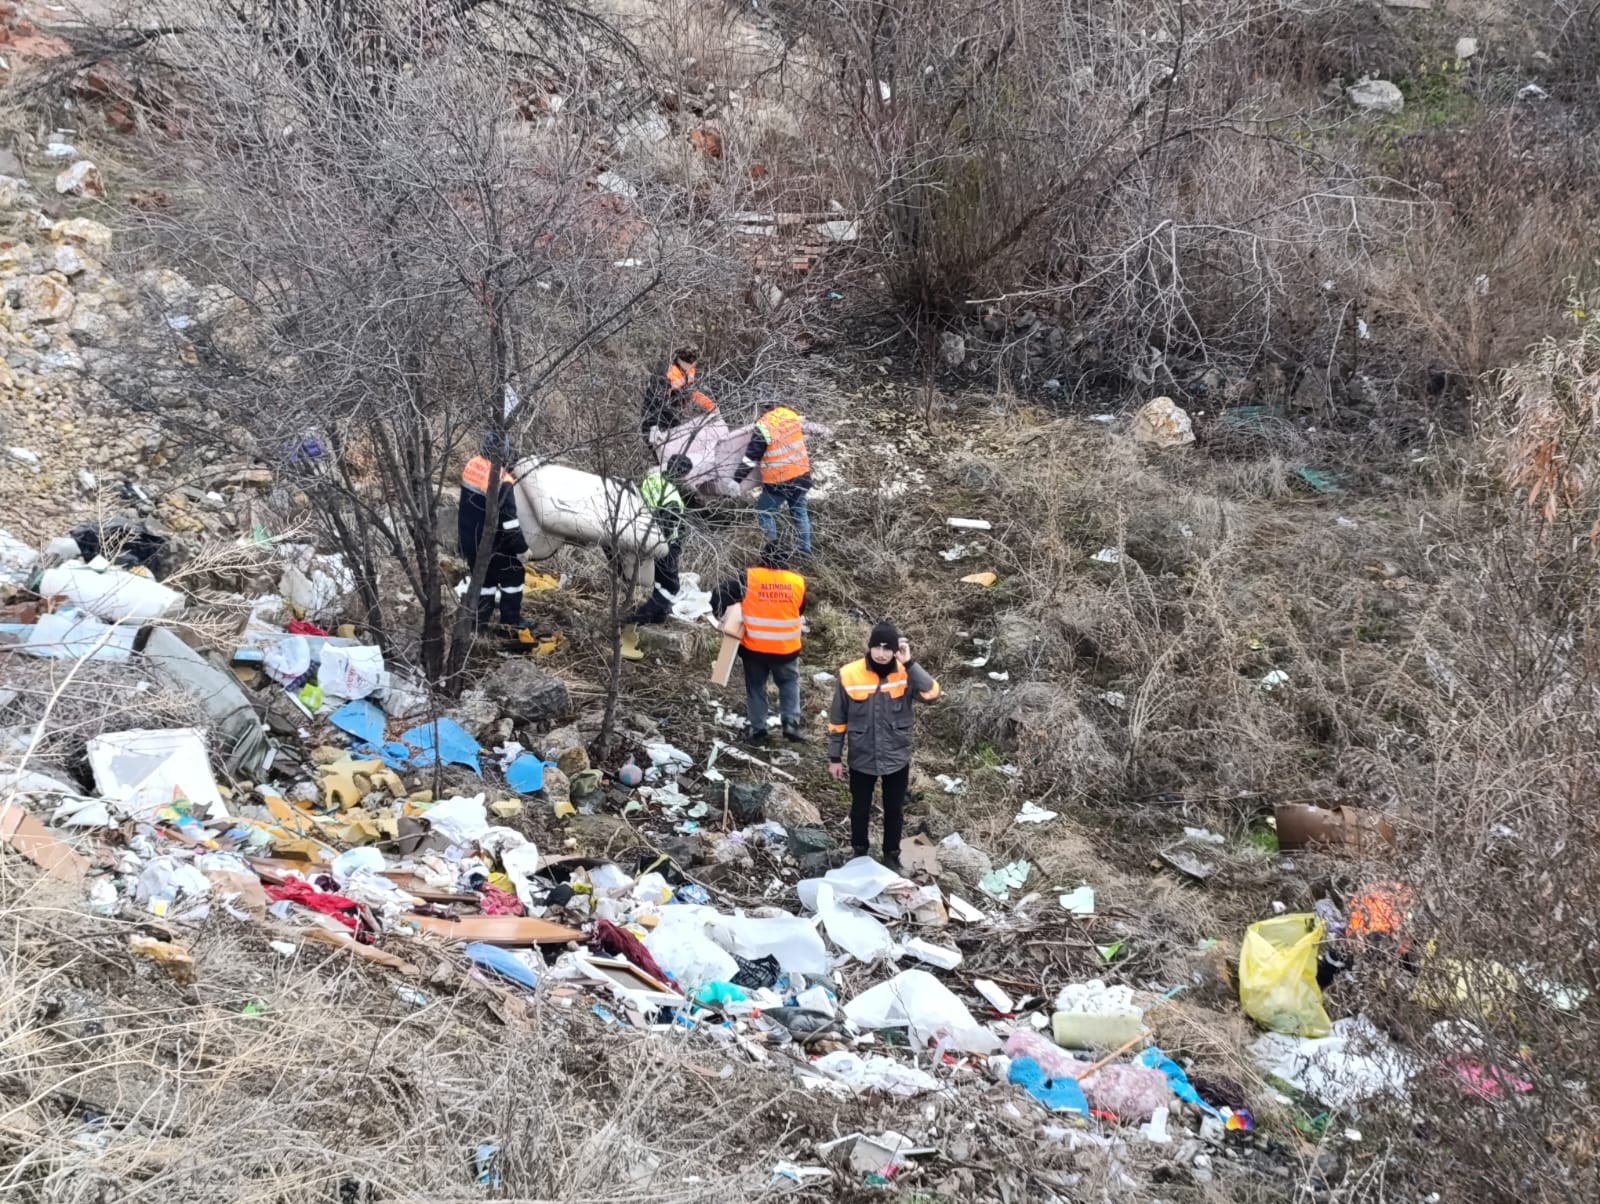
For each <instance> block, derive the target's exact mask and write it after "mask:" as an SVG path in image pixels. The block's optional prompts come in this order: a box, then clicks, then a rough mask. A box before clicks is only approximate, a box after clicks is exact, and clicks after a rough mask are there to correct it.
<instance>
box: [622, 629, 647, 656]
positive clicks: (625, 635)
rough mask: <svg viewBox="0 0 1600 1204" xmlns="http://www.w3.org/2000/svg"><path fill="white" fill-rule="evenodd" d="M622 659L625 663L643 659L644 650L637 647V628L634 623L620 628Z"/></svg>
mask: <svg viewBox="0 0 1600 1204" xmlns="http://www.w3.org/2000/svg"><path fill="white" fill-rule="evenodd" d="M622 659H623V660H625V661H642V660H643V659H644V650H643V649H642V648H640V647H639V627H638V624H636V623H628V624H625V625H624V626H623V628H622Z"/></svg>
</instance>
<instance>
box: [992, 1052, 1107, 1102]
mask: <svg viewBox="0 0 1600 1204" xmlns="http://www.w3.org/2000/svg"><path fill="white" fill-rule="evenodd" d="M1006 1077H1007V1078H1008V1079H1010V1080H1011V1081H1012V1082H1013V1083H1016V1084H1017V1085H1018V1086H1019V1087H1025V1088H1027V1091H1028V1094H1029V1095H1031V1096H1033V1098H1034V1099H1036V1100H1038V1101H1039V1102H1040V1103H1041V1104H1043V1105H1044V1106H1045V1107H1046V1108H1049V1109H1050V1110H1051V1111H1052V1112H1059V1111H1067V1112H1076V1113H1078V1114H1079V1115H1081V1116H1088V1115H1089V1101H1088V1100H1086V1099H1085V1098H1084V1097H1083V1088H1082V1087H1081V1086H1079V1085H1078V1080H1077V1079H1075V1078H1072V1077H1070V1076H1068V1077H1065V1078H1059V1079H1051V1078H1046V1077H1045V1073H1044V1067H1043V1066H1040V1065H1039V1061H1038V1059H1037V1058H1017V1059H1016V1060H1014V1061H1013V1062H1012V1063H1011V1070H1010V1072H1009V1073H1008V1074H1007V1075H1006Z"/></svg>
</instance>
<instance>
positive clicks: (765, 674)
mask: <svg viewBox="0 0 1600 1204" xmlns="http://www.w3.org/2000/svg"><path fill="white" fill-rule="evenodd" d="M735 602H740V603H742V604H743V610H744V634H743V635H742V636H741V637H740V639H739V659H740V660H741V661H742V662H744V701H745V722H746V728H745V736H746V738H747V739H748V740H749V741H750V743H751V744H755V745H761V744H765V743H766V742H767V679H768V678H769V677H770V678H771V679H772V680H773V681H774V682H776V683H777V686H778V714H779V715H780V716H781V717H782V719H783V734H784V737H785V738H786V739H789V740H803V739H804V738H805V737H804V736H802V735H801V733H800V644H801V633H802V631H803V627H802V623H801V615H802V614H803V613H804V611H805V608H806V579H805V578H804V577H802V576H801V575H800V574H799V573H796V572H793V571H791V570H790V569H789V567H788V564H787V562H786V560H785V559H784V558H783V557H782V556H780V555H779V554H778V553H777V552H775V551H773V550H772V549H771V548H769V549H768V550H767V551H766V552H764V553H763V554H762V557H761V563H760V564H759V565H758V566H756V567H754V568H749V569H746V570H745V572H744V577H743V579H742V580H740V579H735V580H733V581H724V582H723V583H722V584H721V585H719V586H717V588H716V589H715V590H713V591H712V593H711V610H712V613H713V614H715V615H716V616H717V618H719V619H720V618H721V617H722V614H723V612H724V611H725V610H727V609H728V607H730V606H732V605H733V604H734V603H735Z"/></svg>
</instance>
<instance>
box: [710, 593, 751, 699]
mask: <svg viewBox="0 0 1600 1204" xmlns="http://www.w3.org/2000/svg"><path fill="white" fill-rule="evenodd" d="M717 626H718V630H720V631H721V632H722V647H721V649H719V650H718V652H717V660H716V663H715V664H714V665H712V666H711V680H712V682H713V683H714V684H716V685H719V686H725V685H727V684H728V683H729V682H730V681H732V680H733V662H734V661H735V660H737V659H738V656H739V641H740V639H741V638H742V637H743V635H744V608H743V607H742V606H740V605H739V604H738V603H737V602H735V603H734V604H733V605H732V606H730V607H728V609H727V610H725V611H723V612H722V622H721V623H719V624H718V625H717Z"/></svg>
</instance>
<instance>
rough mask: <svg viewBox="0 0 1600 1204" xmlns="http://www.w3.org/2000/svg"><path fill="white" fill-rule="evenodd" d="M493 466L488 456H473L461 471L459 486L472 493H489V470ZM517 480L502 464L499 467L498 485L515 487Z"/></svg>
mask: <svg viewBox="0 0 1600 1204" xmlns="http://www.w3.org/2000/svg"><path fill="white" fill-rule="evenodd" d="M492 467H493V465H492V464H491V463H490V462H489V457H488V456H473V457H472V459H470V460H468V461H467V466H466V467H465V468H463V469H462V470H461V484H462V485H463V486H465V487H466V488H468V489H470V490H472V492H474V493H482V494H485V495H487V494H488V492H489V470H490V469H491V468H492ZM516 483H517V479H516V478H515V477H513V476H512V475H511V472H510V470H509V469H507V468H506V466H505V465H504V464H502V465H501V466H500V484H502V485H515V484H516Z"/></svg>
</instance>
